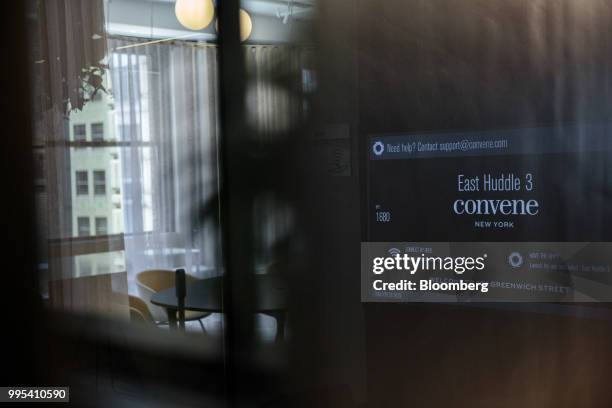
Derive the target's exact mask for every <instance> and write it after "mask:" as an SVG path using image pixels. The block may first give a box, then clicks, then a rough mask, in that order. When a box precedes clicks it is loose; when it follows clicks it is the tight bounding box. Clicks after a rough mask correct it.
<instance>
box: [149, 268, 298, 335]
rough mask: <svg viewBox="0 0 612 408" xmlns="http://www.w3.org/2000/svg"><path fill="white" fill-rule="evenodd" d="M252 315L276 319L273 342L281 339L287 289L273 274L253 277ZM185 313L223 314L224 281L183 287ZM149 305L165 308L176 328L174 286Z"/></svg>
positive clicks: (215, 279)
mask: <svg viewBox="0 0 612 408" xmlns="http://www.w3.org/2000/svg"><path fill="white" fill-rule="evenodd" d="M254 280H255V295H256V304H255V312H257V313H264V314H267V315H270V316H272V317H274V318H275V319H276V323H277V330H276V340H277V341H280V340H282V338H284V329H285V322H284V320H285V319H284V311H285V308H286V298H287V296H286V292H287V291H286V287H285V285H284V284H283V282H282V280H281V279H279V277H277V276H274V275H255V279H254ZM186 289H187V295H186V296H185V310H192V311H195V312H211V313H223V300H222V299H223V298H222V296H223V278H222V277H216V278H208V279H202V280H198V281H196V282H194V283H191V284H188V285H187V286H186ZM151 303H153V304H154V305H156V306H160V307H163V308H165V309H166V312H167V314H168V322H169V324H170V327H171V328H176V311H177V309H178V299H177V297H176V289H175V288H174V287H172V288H168V289H165V290H162V291H160V292H157V293H155V294H154V295H153V296H152V297H151Z"/></svg>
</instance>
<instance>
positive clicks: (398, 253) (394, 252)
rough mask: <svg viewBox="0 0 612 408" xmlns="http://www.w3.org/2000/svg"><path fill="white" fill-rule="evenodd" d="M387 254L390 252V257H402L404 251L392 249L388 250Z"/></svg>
mask: <svg viewBox="0 0 612 408" xmlns="http://www.w3.org/2000/svg"><path fill="white" fill-rule="evenodd" d="M387 252H389V255H391V256H393V257H396V256H398V255H401V253H402V251H400V250H399V249H397V248H391V249H390V250H388V251H387Z"/></svg>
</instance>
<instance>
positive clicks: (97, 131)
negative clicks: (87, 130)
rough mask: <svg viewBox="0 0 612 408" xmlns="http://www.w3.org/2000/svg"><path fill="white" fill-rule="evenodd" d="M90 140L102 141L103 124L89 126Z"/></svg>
mask: <svg viewBox="0 0 612 408" xmlns="http://www.w3.org/2000/svg"><path fill="white" fill-rule="evenodd" d="M91 140H93V141H94V142H99V141H102V140H104V123H92V124H91Z"/></svg>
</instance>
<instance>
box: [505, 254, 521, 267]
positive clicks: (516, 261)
mask: <svg viewBox="0 0 612 408" xmlns="http://www.w3.org/2000/svg"><path fill="white" fill-rule="evenodd" d="M508 263H509V264H510V266H511V267H513V268H518V267H520V266H521V265H523V255H521V254H520V253H518V252H513V253H511V254H510V255H508Z"/></svg>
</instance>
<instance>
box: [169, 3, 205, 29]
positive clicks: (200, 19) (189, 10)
mask: <svg viewBox="0 0 612 408" xmlns="http://www.w3.org/2000/svg"><path fill="white" fill-rule="evenodd" d="M174 13H175V14H176V18H177V19H178V21H179V22H180V23H181V25H182V26H183V27H185V28H188V29H190V30H196V31H197V30H201V29H203V28H205V27H206V26H208V25H209V24H210V22H211V21H212V19H213V16H214V14H215V6H214V5H213V2H212V0H176V4H175V6H174Z"/></svg>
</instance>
